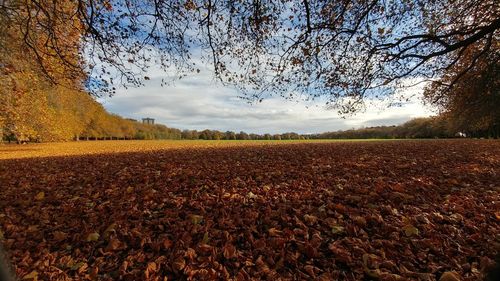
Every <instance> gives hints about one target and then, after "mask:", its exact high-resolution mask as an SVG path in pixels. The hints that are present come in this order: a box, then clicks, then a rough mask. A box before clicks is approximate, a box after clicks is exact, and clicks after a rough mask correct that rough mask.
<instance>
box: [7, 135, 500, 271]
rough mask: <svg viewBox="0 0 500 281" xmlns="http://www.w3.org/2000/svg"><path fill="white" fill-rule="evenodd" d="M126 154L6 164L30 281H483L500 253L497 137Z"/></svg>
mask: <svg viewBox="0 0 500 281" xmlns="http://www.w3.org/2000/svg"><path fill="white" fill-rule="evenodd" d="M126 143H127V142H116V143H115V145H126ZM205 143H206V144H210V142H205ZM264 144H265V145H264ZM65 145H69V144H65ZM95 145H99V143H95ZM29 148H32V149H36V148H37V146H26V147H19V146H16V147H10V149H13V150H16V149H20V150H21V149H29ZM117 151H121V152H119V153H118V152H117V153H107V154H100V153H97V154H92V155H83V154H82V152H74V153H73V155H72V156H64V157H61V156H59V157H33V158H26V159H7V160H2V161H1V162H0V182H1V186H2V188H1V189H0V229H1V236H0V237H1V239H2V243H3V245H4V247H5V249H6V251H7V254H8V256H9V257H10V258H11V261H12V263H13V267H14V269H15V272H16V273H17V275H18V276H19V277H20V278H22V279H24V280H120V279H121V280H229V279H232V280H439V279H440V278H451V279H441V280H478V279H481V278H482V274H483V272H484V271H485V270H486V269H487V268H488V267H490V266H491V265H492V263H493V259H494V257H495V254H496V253H498V243H499V241H498V238H499V237H498V233H500V213H499V212H498V210H499V209H500V206H499V202H500V195H499V185H498V183H499V182H500V174H499V171H500V159H499V158H498V155H500V143H499V142H496V141H473V140H460V141H458V140H449V141H386V142H323V143H320V142H317V143H294V144H283V143H281V144H277V143H267V142H261V143H260V144H257V143H250V144H247V145H237V146H224V145H218V146H217V147H215V146H211V147H203V146H202V145H198V146H197V147H177V148H175V144H174V145H172V147H171V148H166V147H163V148H162V147H155V148H154V149H150V150H145V149H141V151H137V149H135V148H134V146H130V147H129V148H126V149H123V148H122V149H120V148H117ZM23 153H29V152H26V151H25V152H23ZM77 154H80V155H77ZM32 156H33V155H32ZM10 158H12V157H10ZM453 278H459V279H453Z"/></svg>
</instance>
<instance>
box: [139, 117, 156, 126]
mask: <svg viewBox="0 0 500 281" xmlns="http://www.w3.org/2000/svg"><path fill="white" fill-rule="evenodd" d="M142 124H148V125H154V124H155V119H153V118H149V117H148V118H142Z"/></svg>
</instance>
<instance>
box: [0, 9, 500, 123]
mask: <svg viewBox="0 0 500 281" xmlns="http://www.w3.org/2000/svg"><path fill="white" fill-rule="evenodd" d="M0 10H1V13H2V17H4V18H6V19H8V21H9V24H10V25H13V26H16V27H17V28H18V29H19V30H20V31H21V32H22V34H23V40H24V43H25V45H26V46H27V48H28V49H29V50H30V52H32V53H33V54H34V55H35V57H36V58H37V61H38V63H39V65H40V66H41V68H42V69H43V70H44V73H45V74H46V75H47V76H48V77H50V79H52V80H57V79H58V77H57V73H56V71H54V70H53V69H52V68H51V65H53V63H54V62H53V61H54V60H56V61H58V62H59V63H58V65H60V66H61V67H63V68H64V72H62V73H65V74H69V75H72V76H75V75H77V76H78V75H82V73H83V74H84V75H86V77H87V79H85V80H84V81H85V83H86V86H87V88H88V89H90V90H92V91H94V92H99V91H101V92H105V93H113V92H114V91H115V89H116V87H117V86H118V85H125V86H127V85H141V84H142V83H143V82H144V80H148V79H149V77H147V76H146V75H147V74H146V73H147V70H148V69H149V68H151V67H153V68H157V67H159V68H161V69H163V70H164V71H165V72H166V74H165V77H166V78H171V77H182V76H183V75H186V74H188V73H190V72H192V71H197V70H198V68H197V66H196V62H197V59H196V58H197V55H198V54H199V53H201V54H202V57H203V58H204V60H205V62H208V63H210V64H211V65H212V67H213V70H214V74H215V77H216V78H217V79H218V80H219V81H220V82H221V83H226V84H231V85H234V86H236V87H238V88H239V89H240V90H242V93H244V94H245V96H246V97H247V98H248V99H249V100H252V101H255V100H260V99H262V98H264V97H266V96H267V95H270V94H271V95H281V96H283V97H285V98H293V97H295V96H299V95H301V96H305V97H307V98H317V97H320V96H323V97H326V99H327V101H328V102H327V103H328V104H329V106H331V107H332V108H336V109H338V110H340V111H341V112H344V113H347V112H353V111H356V110H358V109H360V108H361V107H362V105H363V101H364V100H366V99H367V98H372V97H385V96H388V95H391V93H393V92H394V89H396V88H398V87H404V86H407V85H408V84H411V83H413V82H420V81H422V80H436V79H441V78H442V77H443V76H444V74H445V73H447V71H448V70H449V69H450V68H452V67H453V66H454V65H456V64H457V62H458V61H460V60H461V59H462V57H463V56H464V55H465V54H467V55H468V56H469V57H471V58H472V59H470V60H468V63H469V65H468V66H467V67H465V68H463V70H464V72H468V71H469V70H470V69H472V68H474V66H475V65H476V64H477V62H478V61H479V59H480V58H482V57H484V56H485V54H486V53H494V54H498V53H499V48H498V37H499V31H498V30H499V27H500V4H499V3H498V1H495V0H486V1H484V0H464V1H453V0H432V1H428V0H413V1H408V0H393V1H389V0H385V1H384V0H338V1H314V0H303V1H291V0H253V1H230V0H189V1H176V0H168V1H165V0H146V1H130V0H90V1H83V0H72V1H48V0H29V1H17V0H5V1H2V5H1V7H0ZM75 36H76V38H78V39H79V43H78V44H75V43H74V38H75ZM75 54H78V55H77V57H75ZM48 58H50V59H48ZM463 77H464V74H463V73H461V72H458V73H454V74H453V76H452V77H449V78H447V79H446V81H444V80H443V83H446V85H447V86H448V87H451V86H452V85H453V84H455V83H458V82H459V81H460V80H462V79H463Z"/></svg>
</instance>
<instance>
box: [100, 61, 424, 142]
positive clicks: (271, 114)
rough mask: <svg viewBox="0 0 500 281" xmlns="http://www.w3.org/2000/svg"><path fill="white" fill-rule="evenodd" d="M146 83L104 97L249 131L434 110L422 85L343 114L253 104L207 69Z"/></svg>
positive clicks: (325, 126) (288, 104)
mask: <svg viewBox="0 0 500 281" xmlns="http://www.w3.org/2000/svg"><path fill="white" fill-rule="evenodd" d="M149 76H150V77H151V80H149V81H146V85H145V86H144V87H139V88H128V89H125V88H120V89H118V90H117V93H116V94H115V95H113V96H112V97H103V98H100V99H98V101H99V102H101V103H102V104H103V105H104V107H105V108H106V109H107V110H108V111H109V112H112V113H115V114H119V115H120V116H123V117H125V118H133V119H136V120H141V118H145V117H150V118H154V119H155V122H156V123H160V124H164V125H167V126H168V127H172V128H178V129H181V130H184V129H189V130H204V129H211V130H220V131H234V132H239V131H245V132H247V133H257V134H264V133H271V134H273V133H285V132H296V133H300V134H312V133H321V132H329V131H337V130H346V129H352V128H361V127H370V126H380V125H398V124H402V123H404V122H406V121H408V120H410V119H412V118H416V117H425V116H430V115H432V114H433V111H432V110H431V109H429V108H426V107H425V106H424V105H422V103H421V101H420V97H421V92H422V86H416V87H413V88H410V89H407V90H405V92H404V93H403V95H404V96H407V97H411V99H410V101H409V102H405V103H402V104H401V106H398V107H388V106H387V105H388V103H389V102H380V101H373V102H369V104H368V105H367V107H366V109H365V110H364V111H362V112H360V113H357V114H355V115H352V116H344V117H343V118H342V117H341V116H339V115H338V113H337V112H336V111H335V110H328V109H326V108H325V106H324V105H325V101H322V100H317V101H314V102H304V101H287V100H284V99H283V98H280V97H269V98H267V99H264V101H262V102H261V103H252V104H249V103H248V102H247V101H245V100H243V99H241V98H240V97H239V95H240V94H239V92H238V91H237V90H235V89H233V88H230V87H224V86H222V85H220V84H219V83H217V82H215V81H214V78H213V75H212V73H211V72H210V71H209V70H208V69H206V68H205V69H203V70H202V71H201V72H200V73H198V74H192V75H189V76H188V77H186V78H183V79H181V80H178V81H176V82H174V83H172V84H170V85H167V86H163V87H162V86H161V78H162V73H156V74H155V73H152V74H151V75H149Z"/></svg>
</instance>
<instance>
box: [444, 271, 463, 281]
mask: <svg viewBox="0 0 500 281" xmlns="http://www.w3.org/2000/svg"><path fill="white" fill-rule="evenodd" d="M460 280H461V278H460V275H458V273H456V272H455V271H447V272H445V273H443V275H441V278H439V281H460Z"/></svg>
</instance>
